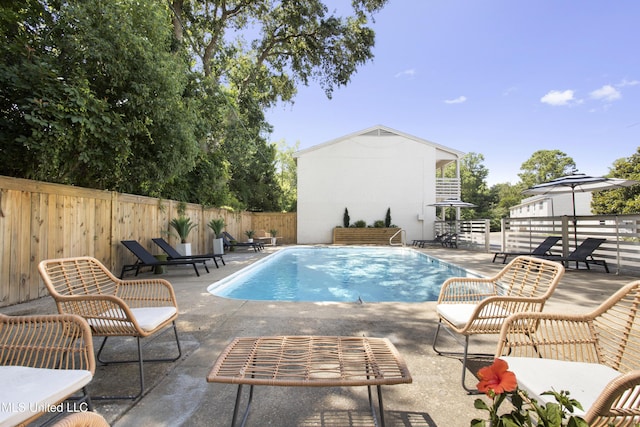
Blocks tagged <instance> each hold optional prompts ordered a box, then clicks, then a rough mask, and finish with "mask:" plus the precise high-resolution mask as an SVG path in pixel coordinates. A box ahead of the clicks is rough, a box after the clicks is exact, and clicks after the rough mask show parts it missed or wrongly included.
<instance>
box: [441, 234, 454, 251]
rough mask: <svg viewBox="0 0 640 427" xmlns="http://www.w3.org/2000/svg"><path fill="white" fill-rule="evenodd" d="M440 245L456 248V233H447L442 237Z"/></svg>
mask: <svg viewBox="0 0 640 427" xmlns="http://www.w3.org/2000/svg"><path fill="white" fill-rule="evenodd" d="M440 243H442V246H444V247H445V248H446V247H449V248H457V247H458V233H447V235H446V236H444V237H443V238H442V241H441V242H440Z"/></svg>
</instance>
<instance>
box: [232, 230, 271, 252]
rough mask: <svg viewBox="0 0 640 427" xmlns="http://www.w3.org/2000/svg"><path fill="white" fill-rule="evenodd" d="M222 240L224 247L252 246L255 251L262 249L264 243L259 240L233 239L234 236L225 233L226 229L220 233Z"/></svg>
mask: <svg viewBox="0 0 640 427" xmlns="http://www.w3.org/2000/svg"><path fill="white" fill-rule="evenodd" d="M222 241H223V243H224V247H225V248H233V247H240V248H253V250H254V251H255V252H258V251H261V250H263V249H264V245H263V244H262V243H260V242H238V241H237V240H236V239H235V237H233V236H232V235H231V234H229V233H227V232H226V231H224V232H223V233H222Z"/></svg>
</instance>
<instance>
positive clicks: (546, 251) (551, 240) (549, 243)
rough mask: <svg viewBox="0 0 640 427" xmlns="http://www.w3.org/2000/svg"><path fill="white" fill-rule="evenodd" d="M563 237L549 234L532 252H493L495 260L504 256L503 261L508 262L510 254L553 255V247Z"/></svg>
mask: <svg viewBox="0 0 640 427" xmlns="http://www.w3.org/2000/svg"><path fill="white" fill-rule="evenodd" d="M561 239H562V237H560V236H549V237H547V238H546V239H544V240H543V241H542V243H540V244H539V245H538V247H537V248H535V249H534V250H532V251H531V252H494V253H493V261H491V262H496V259H497V258H502V263H503V264H506V262H507V258H509V257H510V256H519V255H531V256H540V255H551V248H552V247H553V246H554V245H555V244H556V243H558V242H559V241H560V240H561Z"/></svg>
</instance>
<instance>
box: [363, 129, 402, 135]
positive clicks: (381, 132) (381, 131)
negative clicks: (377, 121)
mask: <svg viewBox="0 0 640 427" xmlns="http://www.w3.org/2000/svg"><path fill="white" fill-rule="evenodd" d="M362 135H363V136H395V135H396V134H395V133H393V132H390V131H388V130H385V129H374V130H372V131H369V132H366V133H363V134H362Z"/></svg>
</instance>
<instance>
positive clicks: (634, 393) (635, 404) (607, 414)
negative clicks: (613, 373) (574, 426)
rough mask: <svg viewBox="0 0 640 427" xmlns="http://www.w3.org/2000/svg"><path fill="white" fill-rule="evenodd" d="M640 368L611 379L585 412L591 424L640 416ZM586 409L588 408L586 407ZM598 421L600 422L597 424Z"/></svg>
mask: <svg viewBox="0 0 640 427" xmlns="http://www.w3.org/2000/svg"><path fill="white" fill-rule="evenodd" d="M639 387H640V370H633V371H630V372H627V373H626V374H624V375H621V376H619V377H618V378H616V379H614V380H613V381H611V382H610V383H609V384H608V385H607V386H606V387H605V389H604V390H603V391H602V392H601V393H600V396H599V397H598V398H597V399H596V401H595V402H594V403H593V405H592V406H591V408H589V409H588V410H587V413H586V414H585V417H584V418H585V420H587V421H588V422H589V425H602V426H604V425H607V421H613V420H614V419H616V418H617V419H620V418H621V417H626V418H628V419H634V418H635V420H638V417H640V395H639V394H638V388H639ZM585 409H586V408H585ZM596 422H600V423H598V424H596ZM629 425H630V424H629Z"/></svg>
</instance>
